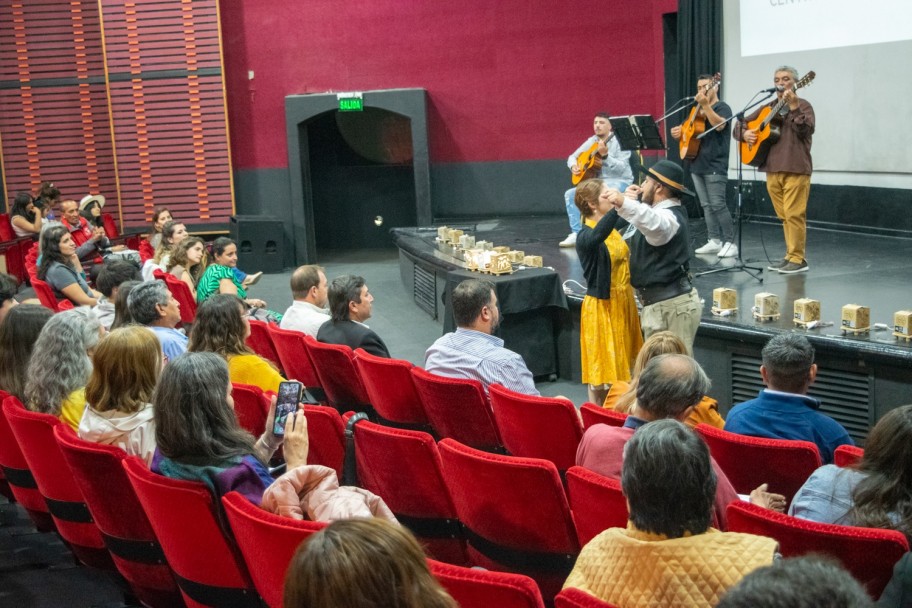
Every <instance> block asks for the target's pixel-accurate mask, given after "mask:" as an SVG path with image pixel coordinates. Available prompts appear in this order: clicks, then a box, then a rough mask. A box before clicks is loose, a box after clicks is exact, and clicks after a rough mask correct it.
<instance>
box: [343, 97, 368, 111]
mask: <svg viewBox="0 0 912 608" xmlns="http://www.w3.org/2000/svg"><path fill="white" fill-rule="evenodd" d="M336 99H338V100H339V111H340V112H363V111H364V98H363V97H362V96H361V93H338V94H336Z"/></svg>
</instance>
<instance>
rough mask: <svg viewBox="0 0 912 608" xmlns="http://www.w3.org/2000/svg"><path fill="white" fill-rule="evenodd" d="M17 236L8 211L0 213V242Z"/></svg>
mask: <svg viewBox="0 0 912 608" xmlns="http://www.w3.org/2000/svg"><path fill="white" fill-rule="evenodd" d="M17 238H18V237H17V236H16V231H15V230H13V223H12V222H11V221H10V216H9V213H0V242H3V243H6V242H9V241H15V240H16V239H17Z"/></svg>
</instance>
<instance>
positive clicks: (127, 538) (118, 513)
mask: <svg viewBox="0 0 912 608" xmlns="http://www.w3.org/2000/svg"><path fill="white" fill-rule="evenodd" d="M54 436H55V438H56V439H57V444H58V446H59V447H60V451H61V453H62V454H63V457H64V460H66V462H67V464H68V465H69V467H70V470H71V471H72V472H73V478H74V479H75V480H76V485H77V486H79V489H80V491H81V492H82V495H83V497H84V498H85V502H86V504H87V505H88V507H89V511H90V512H91V514H92V518H93V519H94V520H95V524H96V525H97V526H98V529H99V530H101V533H102V536H103V537H104V539H105V545H106V546H107V548H108V550H109V551H110V552H111V556H112V557H113V558H114V564H115V565H116V566H117V569H118V570H119V571H120V573H121V574H122V575H123V577H124V578H125V579H127V581H128V582H129V583H130V586H131V587H132V588H133V590H134V592H135V593H136V595H137V597H138V598H139V599H140V600H141V601H143V602H144V603H146V604H147V605H151V606H168V605H178V606H180V605H182V604H183V600H182V599H181V595H180V592H179V591H178V588H177V584H176V583H175V582H174V576H173V575H172V573H171V569H170V568H169V567H168V564H167V562H165V554H164V553H163V552H162V550H161V546H160V545H159V544H158V539H157V538H156V537H155V532H153V531H152V525H151V524H150V523H149V519H148V518H147V517H146V513H145V511H143V508H142V505H140V504H139V499H138V498H136V492H135V491H134V490H133V486H131V485H130V480H129V479H127V474H126V472H125V471H124V469H123V466H122V465H121V461H122V460H123V459H124V458H126V457H127V454H126V452H124V451H123V450H122V449H120V448H118V447H115V446H111V445H102V444H99V443H92V442H89V441H84V440H82V439H80V438H79V437H77V436H76V435H75V434H74V433H72V432H70V430H69V429H68V428H67V427H65V426H64V425H57V427H56V428H55V429H54Z"/></svg>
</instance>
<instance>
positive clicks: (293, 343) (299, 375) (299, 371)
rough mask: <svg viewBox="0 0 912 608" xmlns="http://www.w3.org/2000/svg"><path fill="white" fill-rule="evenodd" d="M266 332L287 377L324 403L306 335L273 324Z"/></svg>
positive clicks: (269, 325)
mask: <svg viewBox="0 0 912 608" xmlns="http://www.w3.org/2000/svg"><path fill="white" fill-rule="evenodd" d="M266 330H267V331H268V332H269V337H270V338H271V339H272V345H273V346H274V347H275V350H276V354H277V355H278V357H279V361H281V363H282V369H283V370H285V375H286V377H287V378H292V379H294V380H297V381H298V382H300V383H302V384H303V385H304V386H305V387H307V391H308V392H309V393H311V394H312V395H313V396H314V397H316V398H317V399H320V400H321V401H322V400H323V398H324V397H325V396H324V395H323V390H322V389H321V388H320V378H319V377H317V370H315V369H314V366H313V363H311V362H310V355H309V354H307V341H306V340H305V339H304V338H305V334H304V333H302V332H300V331H290V330H287V329H281V328H280V327H279V326H277V325H273V324H272V323H267V324H266ZM315 390H316V391H319V392H318V394H315Z"/></svg>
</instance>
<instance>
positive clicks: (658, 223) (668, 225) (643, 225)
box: [618, 198, 681, 247]
mask: <svg viewBox="0 0 912 608" xmlns="http://www.w3.org/2000/svg"><path fill="white" fill-rule="evenodd" d="M680 205H681V201H679V200H678V199H676V198H666V199H665V200H664V201H660V202H658V203H656V204H655V206H653V207H650V206H649V205H647V204H646V203H641V202H639V201H637V200H634V199H632V198H625V199H624V204H623V205H621V206H620V207H619V208H618V215H620V216H621V217H622V218H624V219H625V220H627V221H628V222H630V225H631V226H634V227H635V228H636V229H637V230H639V231H640V233H641V234H642V235H643V236H644V237H645V238H646V242H647V243H649V244H650V245H652V246H653V247H661V246H662V245H664V244H665V243H667V242H668V241H670V240H671V239H672V237H673V236H674V235H675V234H676V233H677V232H678V229H679V228H680V225H679V224H678V217H677V216H676V215H675V214H674V213H672V212H671V211H670V209H671V208H672V207H678V206H680Z"/></svg>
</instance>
